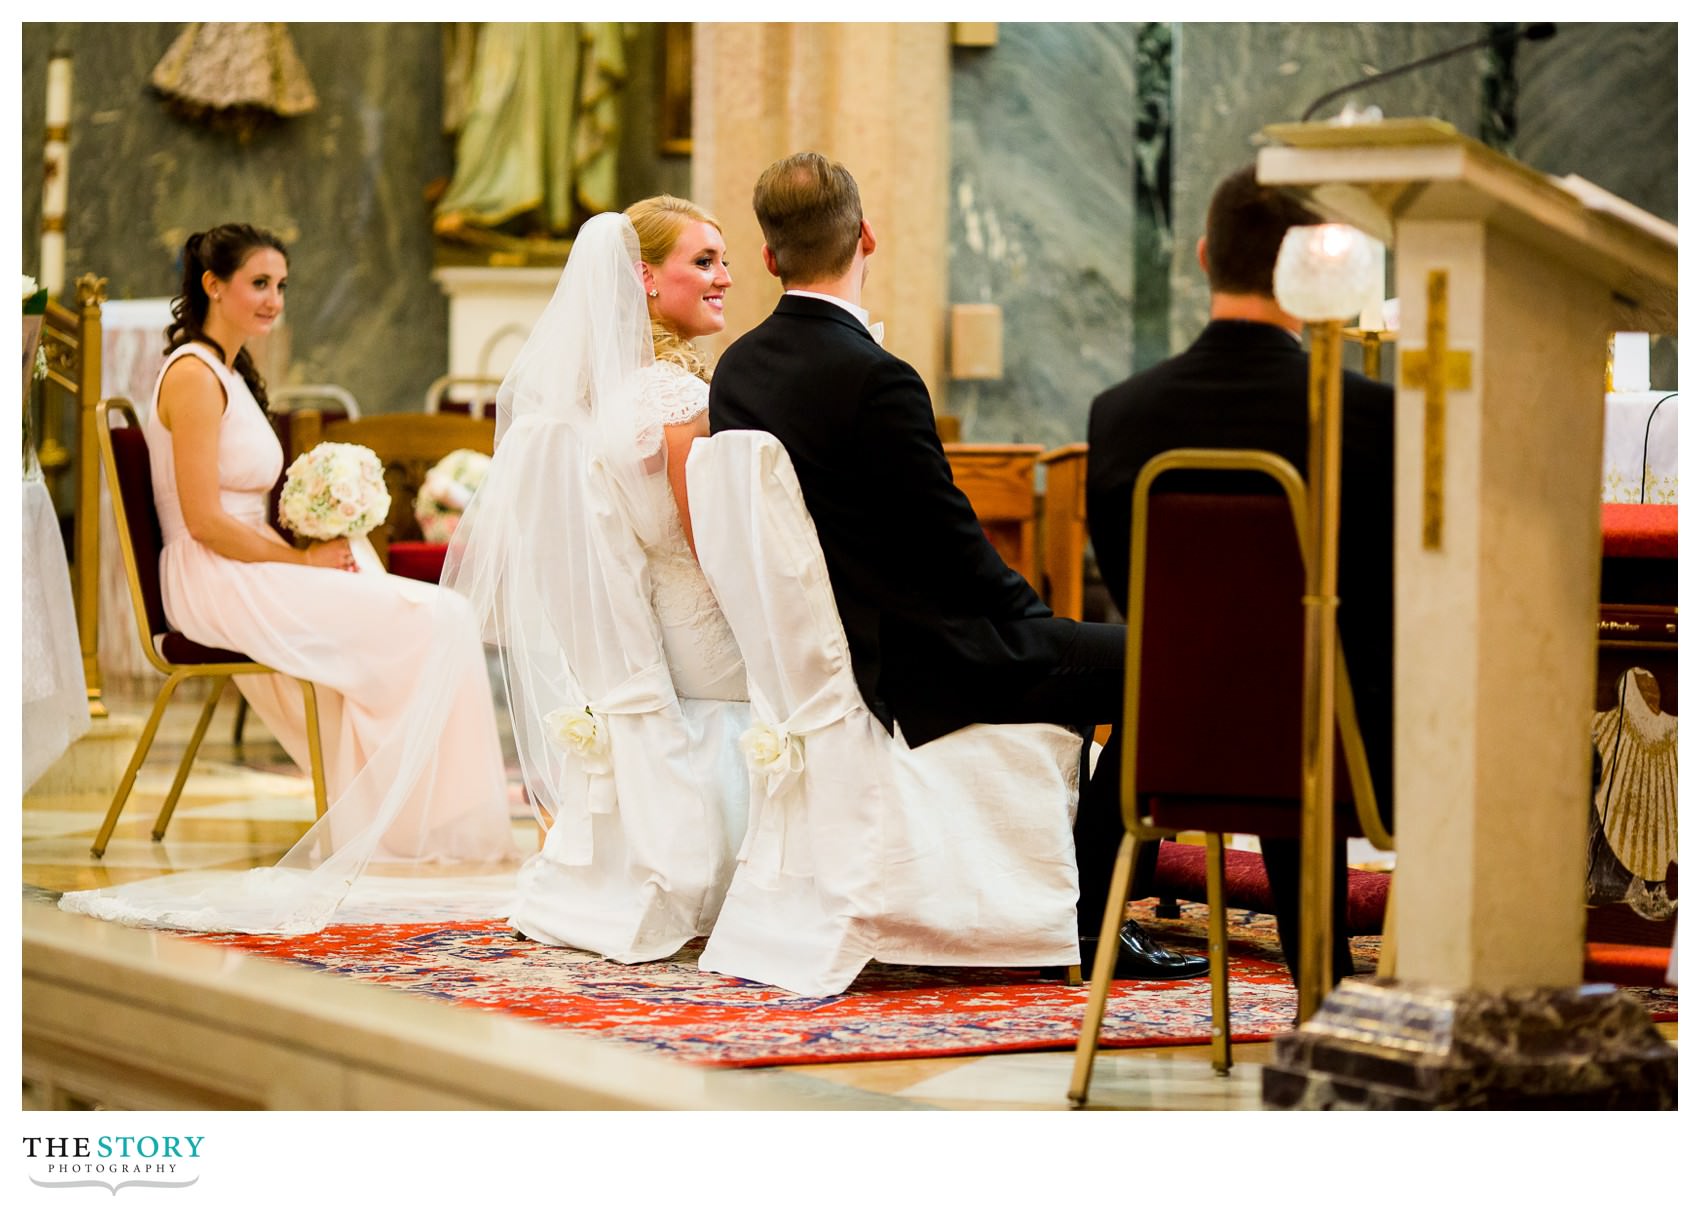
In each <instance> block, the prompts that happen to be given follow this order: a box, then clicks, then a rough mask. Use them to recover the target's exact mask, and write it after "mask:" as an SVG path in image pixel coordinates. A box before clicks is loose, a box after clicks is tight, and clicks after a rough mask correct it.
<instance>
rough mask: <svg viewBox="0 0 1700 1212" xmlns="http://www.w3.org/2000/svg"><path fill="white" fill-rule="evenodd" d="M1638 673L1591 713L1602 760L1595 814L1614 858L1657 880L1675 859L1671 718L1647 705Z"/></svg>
mask: <svg viewBox="0 0 1700 1212" xmlns="http://www.w3.org/2000/svg"><path fill="white" fill-rule="evenodd" d="M1638 672H1644V671H1641V670H1631V671H1630V673H1631V676H1628V677H1625V678H1624V681H1623V689H1622V691H1621V694H1620V699H1621V703H1620V706H1619V707H1614V708H1612V709H1610V710H1607V711H1600V712H1596V713H1595V714H1594V748H1595V749H1597V750H1599V753H1600V762H1601V776H1600V786H1599V789H1598V790H1597V791H1596V792H1595V794H1594V812H1595V813H1596V814H1597V815H1598V816H1599V817H1600V819H1601V820H1602V821H1603V822H1604V823H1605V834H1606V840H1607V841H1608V842H1610V843H1611V848H1612V852H1613V853H1614V854H1616V855H1617V858H1618V861H1619V862H1621V863H1622V864H1623V865H1624V866H1625V867H1626V868H1628V869H1629V871H1630V872H1631V873H1632V874H1634V875H1638V876H1640V877H1641V878H1642V879H1643V880H1647V881H1658V880H1663V879H1664V878H1665V876H1666V874H1667V872H1666V868H1667V867H1668V866H1669V865H1670V864H1671V863H1672V862H1674V861H1675V860H1676V717H1675V716H1674V715H1666V714H1658V713H1655V712H1654V711H1653V709H1652V708H1651V707H1649V706H1648V705H1647V701H1646V700H1645V699H1644V698H1642V696H1641V691H1640V688H1639V687H1638V686H1637V684H1636V678H1635V677H1634V676H1633V674H1635V673H1638Z"/></svg>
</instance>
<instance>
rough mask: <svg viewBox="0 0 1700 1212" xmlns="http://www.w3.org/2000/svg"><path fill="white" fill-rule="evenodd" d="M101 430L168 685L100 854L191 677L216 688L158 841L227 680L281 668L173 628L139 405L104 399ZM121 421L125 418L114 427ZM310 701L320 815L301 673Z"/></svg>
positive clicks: (148, 652)
mask: <svg viewBox="0 0 1700 1212" xmlns="http://www.w3.org/2000/svg"><path fill="white" fill-rule="evenodd" d="M95 417H96V425H95V431H96V437H97V438H98V440H99V443H100V461H101V464H102V465H103V466H104V467H105V469H106V482H107V486H108V488H110V489H111V491H112V509H113V513H114V515H115V517H116V520H117V523H118V547H119V551H120V553H121V554H122V556H123V558H124V575H125V579H126V580H127V581H128V583H129V587H130V603H131V605H132V607H134V610H135V618H136V632H137V636H138V638H139V639H140V640H141V644H142V653H143V655H144V656H146V657H147V659H148V662H149V663H150V664H151V665H153V667H154V668H155V669H158V670H159V671H160V672H161V673H163V674H165V685H164V686H162V687H161V688H160V691H159V696H158V697H157V698H156V699H155V700H154V705H153V710H152V711H151V712H150V713H149V714H148V720H147V724H146V725H145V726H144V727H143V728H142V735H141V737H140V738H139V739H138V740H137V742H136V751H135V753H134V754H133V755H132V756H131V758H130V764H129V766H128V767H127V768H126V769H125V771H124V777H123V778H122V779H120V780H119V783H118V789H117V791H116V792H114V793H113V796H112V804H111V806H110V807H109V808H108V809H107V810H106V819H105V820H104V821H103V822H101V826H100V831H99V832H98V833H97V834H96V835H95V839H94V845H93V846H92V847H90V850H91V852H92V853H93V855H94V857H95V858H100V857H101V856H102V855H104V854H105V853H106V847H107V843H108V842H110V841H111V839H112V831H113V829H114V828H115V827H116V826H117V824H118V815H119V813H121V812H122V811H123V810H124V803H125V801H126V800H127V799H128V798H129V795H130V788H131V787H132V786H134V785H135V782H136V775H137V773H139V772H140V770H141V768H142V763H143V762H144V761H146V760H147V756H148V750H149V749H150V748H151V747H152V745H153V739H154V734H155V733H157V732H158V731H159V723H160V720H161V719H162V718H164V716H165V709H166V707H167V705H168V704H169V703H170V702H171V696H172V694H173V692H175V691H176V689H177V687H178V686H180V685H182V684H183V683H184V682H186V681H188V680H190V679H192V678H209V679H211V680H212V683H213V684H212V687H211V688H210V689H209V690H208V692H207V702H206V706H205V707H203V708H202V709H201V715H200V718H199V719H198V720H197V721H196V723H195V731H194V733H193V735H191V736H190V738H189V744H188V747H187V748H186V749H185V750H184V751H183V760H182V761H181V762H179V763H178V766H177V777H176V778H175V779H174V780H173V781H172V784H171V790H170V792H169V793H168V794H167V795H166V797H165V803H164V804H163V805H162V806H161V808H160V810H159V816H158V818H157V819H155V821H154V826H153V840H154V841H156V842H157V841H160V840H161V839H163V838H164V837H165V830H166V826H168V825H169V824H170V823H171V815H172V813H173V812H174V811H176V808H177V800H178V797H179V796H181V795H182V794H183V786H184V784H185V783H186V782H188V779H189V769H190V767H191V766H192V765H193V764H194V761H195V754H196V752H197V751H198V750H199V749H200V747H201V738H202V737H204V736H205V735H206V731H207V725H208V724H209V723H211V722H212V716H213V710H214V709H215V708H216V707H217V706H218V699H219V695H220V694H221V693H223V691H224V686H225V683H226V682H228V681H229V680H230V679H231V678H232V677H234V676H236V675H238V674H249V673H277V672H278V671H277V670H275V669H273V668H271V667H270V666H269V665H262V664H260V663H259V662H258V661H251V660H249V659H248V658H247V657H246V656H244V655H242V654H241V653H239V652H229V651H226V650H224V649H221V648H207V647H205V646H204V645H201V644H197V643H195V642H194V641H193V640H191V639H189V637H187V636H185V635H184V634H183V633H182V632H179V631H174V630H172V628H171V625H170V624H169V623H168V622H166V619H165V604H164V599H163V598H162V597H161V594H160V588H159V555H160V548H161V547H162V545H163V543H162V540H161V537H160V529H159V514H158V513H157V512H156V510H155V507H154V499H153V477H152V472H151V470H150V468H149V465H148V443H147V438H146V437H145V436H144V435H143V433H142V430H141V426H140V425H139V424H138V422H137V420H136V410H135V409H134V408H133V407H132V406H131V404H130V402H129V401H128V400H125V399H111V400H103V401H102V402H101V403H100V404H98V405H97V406H96V408H95ZM114 420H122V421H123V422H124V424H123V425H122V426H118V427H115V426H114V425H113V422H114ZM296 681H297V682H299V683H300V685H301V694H302V698H303V700H304V702H305V704H306V708H307V746H308V754H309V758H310V762H309V764H310V765H311V767H312V769H311V774H312V777H313V807H314V815H315V816H323V815H324V814H325V764H324V759H323V756H322V754H321V752H320V748H319V703H318V696H317V694H316V692H315V690H314V688H313V683H311V682H309V681H307V680H306V679H304V678H297V679H296Z"/></svg>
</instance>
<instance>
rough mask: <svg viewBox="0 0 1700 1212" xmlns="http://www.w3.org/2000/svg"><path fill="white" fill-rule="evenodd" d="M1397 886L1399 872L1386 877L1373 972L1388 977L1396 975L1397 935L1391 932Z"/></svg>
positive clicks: (1397, 962)
mask: <svg viewBox="0 0 1700 1212" xmlns="http://www.w3.org/2000/svg"><path fill="white" fill-rule="evenodd" d="M1398 887H1399V873H1398V872H1397V871H1395V872H1393V874H1392V875H1390V876H1388V878H1387V908H1386V910H1385V911H1384V914H1383V917H1382V921H1381V958H1380V959H1378V960H1377V961H1376V963H1375V974H1376V975H1377V976H1385V977H1387V978H1389V979H1392V978H1393V977H1395V976H1397V975H1398V972H1397V969H1398V966H1399V936H1398V935H1396V934H1394V932H1393V893H1394V892H1395V891H1396V890H1397V889H1398Z"/></svg>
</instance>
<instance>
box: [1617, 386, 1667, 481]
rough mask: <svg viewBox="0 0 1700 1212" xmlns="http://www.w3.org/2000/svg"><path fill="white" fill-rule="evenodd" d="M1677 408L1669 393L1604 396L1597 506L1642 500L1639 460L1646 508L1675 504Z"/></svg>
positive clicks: (1628, 392) (1624, 392)
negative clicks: (1643, 474)
mask: <svg viewBox="0 0 1700 1212" xmlns="http://www.w3.org/2000/svg"><path fill="white" fill-rule="evenodd" d="M1660 401H1663V403H1662V404H1661V403H1660ZM1677 404H1678V400H1677V394H1676V391H1675V390H1674V389H1673V390H1671V391H1614V392H1611V393H1610V394H1608V395H1607V396H1606V441H1605V464H1604V466H1603V468H1602V469H1601V478H1600V499H1601V500H1602V501H1605V502H1607V503H1608V504H1613V503H1619V502H1632V503H1633V502H1638V501H1640V500H1642V495H1641V472H1642V465H1643V459H1645V465H1646V475H1647V483H1646V503H1647V504H1649V505H1675V504H1676V503H1677V483H1676V471H1677V457H1676V406H1677ZM1655 409H1656V410H1657V411H1655ZM1649 421H1650V422H1651V424H1649Z"/></svg>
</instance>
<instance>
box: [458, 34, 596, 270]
mask: <svg viewBox="0 0 1700 1212" xmlns="http://www.w3.org/2000/svg"><path fill="white" fill-rule="evenodd" d="M625 79H626V59H625V31H624V28H623V26H622V25H621V23H619V22H614V21H595V22H592V21H585V22H576V23H575V22H522V23H510V22H495V21H491V22H457V23H452V24H450V25H448V26H447V27H446V28H445V33H444V89H443V94H444V95H443V116H444V128H445V130H446V131H447V132H448V133H450V134H453V135H455V136H456V144H455V170H454V176H453V177H452V178H451V179H450V181H449V182H448V185H447V188H446V189H445V190H444V192H443V194H442V196H441V197H440V198H439V199H438V200H437V203H436V212H435V220H434V223H433V226H434V228H435V230H436V232H437V235H438V236H439V237H440V238H441V239H443V240H446V241H451V242H456V243H461V244H468V245H474V246H477V247H479V248H483V249H488V250H491V251H492V252H495V253H504V252H505V253H507V254H509V255H510V256H515V257H516V259H517V258H518V257H525V258H527V259H529V257H530V256H533V255H537V254H541V255H543V256H544V257H546V258H552V259H556V260H558V259H559V258H561V257H564V256H565V254H566V250H567V248H568V247H570V243H569V241H570V237H571V236H572V234H573V232H575V231H576V230H577V229H578V225H579V224H580V223H582V222H583V221H584V220H585V219H586V218H588V217H589V216H590V215H593V214H597V213H599V212H601V211H605V210H612V209H615V208H616V207H617V205H618V196H617V185H616V166H617V151H618V146H619V121H620V90H621V88H622V86H623V85H624V82H625ZM503 259H506V258H503Z"/></svg>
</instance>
